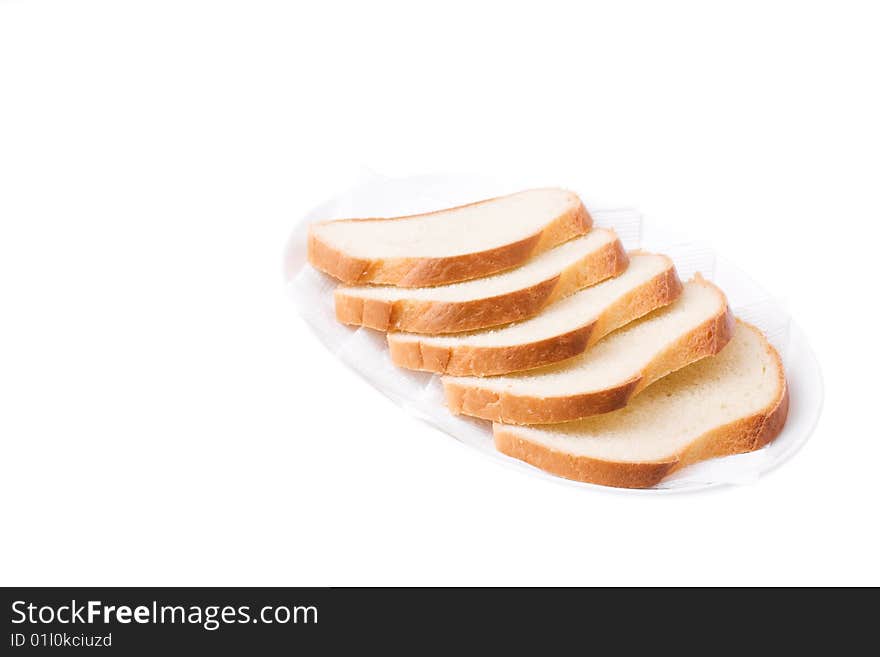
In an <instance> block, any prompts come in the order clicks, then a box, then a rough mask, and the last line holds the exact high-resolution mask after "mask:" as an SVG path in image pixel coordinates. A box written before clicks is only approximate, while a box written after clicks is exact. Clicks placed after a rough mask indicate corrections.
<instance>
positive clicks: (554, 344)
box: [388, 253, 681, 376]
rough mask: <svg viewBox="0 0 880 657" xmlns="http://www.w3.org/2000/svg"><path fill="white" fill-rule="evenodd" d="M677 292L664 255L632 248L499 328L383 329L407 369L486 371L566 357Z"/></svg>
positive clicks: (531, 365)
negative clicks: (624, 262) (596, 277)
mask: <svg viewBox="0 0 880 657" xmlns="http://www.w3.org/2000/svg"><path fill="white" fill-rule="evenodd" d="M680 293H681V282H680V281H679V280H678V275H677V274H676V273H675V267H674V265H673V264H672V261H671V260H670V259H669V258H667V257H666V256H662V255H654V254H643V253H640V254H634V255H632V256H631V257H630V265H629V267H628V268H627V270H626V271H625V272H624V273H623V274H621V275H620V276H618V277H617V278H612V279H610V280H607V281H604V282H602V283H599V284H598V285H594V286H592V287H588V288H585V289H583V290H580V291H579V292H575V293H574V294H572V295H570V296H568V297H566V298H564V299H562V300H561V301H558V302H556V303H554V304H552V305H551V306H549V307H548V308H546V309H545V310H544V311H543V312H542V313H541V314H539V315H537V316H536V317H532V318H530V319H527V320H524V321H521V322H517V323H515V324H510V325H508V326H504V327H501V328H498V329H492V330H486V331H475V332H471V333H463V334H458V335H430V336H426V335H418V334H414V333H389V334H388V345H389V347H390V349H391V357H392V360H393V361H394V362H395V363H396V364H398V365H400V366H401V367H406V368H409V369H421V370H428V371H433V372H443V373H447V374H455V375H477V376H487V375H491V374H506V373H508V372H516V371H520V370H526V369H531V368H534V367H540V366H542V365H547V364H549V363H555V362H558V361H560V360H563V359H565V358H571V357H573V356H575V355H577V354H580V353H582V352H583V351H585V350H586V349H587V348H588V347H589V346H591V345H592V344H595V342H597V341H598V340H599V339H601V338H602V337H603V336H605V335H607V334H608V333H610V332H611V331H613V330H615V329H617V328H619V327H621V326H623V325H624V324H627V323H629V322H631V321H633V320H634V319H637V318H638V317H641V316H643V315H645V314H646V313H648V312H650V311H652V310H654V309H656V308H659V307H661V306H664V305H666V304H668V303H670V302H672V301H673V300H675V298H677V297H678V295H679V294H680Z"/></svg>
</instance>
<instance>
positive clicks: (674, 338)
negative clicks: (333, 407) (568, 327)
mask: <svg viewBox="0 0 880 657" xmlns="http://www.w3.org/2000/svg"><path fill="white" fill-rule="evenodd" d="M733 326H734V320H733V314H732V313H731V312H730V309H729V308H728V306H727V299H726V298H725V296H724V293H723V292H722V291H721V290H719V289H718V288H717V287H715V286H714V285H713V284H712V283H709V282H708V281H706V280H705V279H703V278H702V277H701V276H699V275H697V277H695V278H694V279H693V280H691V281H689V282H688V283H686V284H685V285H684V291H683V292H682V294H681V296H680V297H679V298H678V299H677V300H676V301H674V302H673V303H671V304H670V305H668V306H666V307H665V308H661V309H659V310H655V311H654V312H653V313H651V314H649V315H647V316H645V317H643V318H641V319H639V320H636V321H635V322H632V323H631V324H627V325H626V326H624V327H623V328H621V329H619V330H617V331H615V332H614V333H612V334H610V335H609V336H607V337H606V338H603V339H602V340H600V341H599V342H598V343H597V344H596V345H595V346H594V347H592V348H591V349H588V350H587V351H586V352H585V353H583V354H581V355H580V356H576V357H575V358H571V359H569V360H566V361H563V362H562V363H557V364H555V365H548V366H546V367H542V368H539V369H536V370H531V371H528V372H521V373H515V374H508V375H506V376H493V377H452V376H444V377H443V388H444V389H445V392H446V402H447V405H448V406H449V409H450V410H451V411H452V412H453V413H460V414H464V415H472V416H475V417H480V418H484V419H486V420H493V421H495V422H504V423H508V424H546V423H553V422H568V421H571V420H577V419H580V418H584V417H588V416H591V415H597V414H599V413H607V412H609V411H613V410H616V409H618V408H621V407H623V406H625V405H626V404H627V403H628V401H629V400H630V399H631V398H632V397H634V396H635V395H637V394H638V393H640V392H641V391H642V390H643V389H644V388H646V387H647V386H648V385H650V384H651V383H653V382H654V381H656V380H658V379H660V378H662V377H664V376H666V375H667V374H669V373H670V372H674V371H675V370H678V369H680V368H682V367H684V366H686V365H688V364H690V363H693V362H695V361H697V360H699V359H700V358H704V357H705V356H711V355H713V354H716V353H718V352H719V351H721V349H722V348H723V347H724V346H725V345H726V344H727V343H728V341H729V340H730V336H731V335H732V333H733Z"/></svg>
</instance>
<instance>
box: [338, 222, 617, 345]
mask: <svg viewBox="0 0 880 657" xmlns="http://www.w3.org/2000/svg"><path fill="white" fill-rule="evenodd" d="M628 262H629V258H628V257H627V255H626V251H624V250H623V245H622V244H621V243H620V240H618V239H617V235H616V234H615V233H614V231H612V230H607V229H603V228H596V229H593V230H591V231H590V232H589V233H587V234H586V235H584V236H582V237H576V238H575V239H573V240H570V241H568V242H566V243H565V244H562V245H560V246H557V247H556V248H554V249H550V250H549V251H546V252H545V253H542V254H541V255H539V256H537V257H535V258H532V259H531V260H529V261H528V262H527V263H526V264H524V265H523V266H522V267H517V268H515V269H511V270H509V271H506V272H503V273H500V274H495V275H494V276H489V277H487V278H478V279H475V280H472V281H465V282H463V283H454V284H452V285H441V286H438V287H417V288H400V287H391V286H373V285H365V286H358V287H348V286H340V287H339V288H337V289H336V293H335V298H336V317H337V319H338V320H339V321H341V322H343V323H345V324H356V325H360V326H368V327H370V328H374V329H379V330H380V331H389V330H391V331H412V332H414V333H455V332H459V331H473V330H477V329H483V328H488V327H490V326H497V325H499V324H509V323H510V322H515V321H519V320H522V319H525V318H527V317H531V316H533V315H537V314H538V313H539V312H541V309H542V308H544V307H545V306H548V305H549V304H551V303H553V302H554V301H556V300H558V299H561V298H562V297H565V296H567V295H569V294H571V293H572V292H575V291H577V290H580V289H582V288H584V287H588V286H590V285H595V284H596V283H598V282H600V281H603V280H605V279H606V278H609V277H611V276H617V275H618V274H620V273H621V272H622V271H623V270H625V269H626V266H627V264H628Z"/></svg>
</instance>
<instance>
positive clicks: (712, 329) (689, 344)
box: [443, 283, 735, 424]
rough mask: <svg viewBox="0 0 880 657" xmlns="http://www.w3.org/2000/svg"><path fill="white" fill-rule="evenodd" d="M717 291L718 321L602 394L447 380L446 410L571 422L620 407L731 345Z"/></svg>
mask: <svg viewBox="0 0 880 657" xmlns="http://www.w3.org/2000/svg"><path fill="white" fill-rule="evenodd" d="M705 284H706V285H711V283H705ZM712 287H714V286H712ZM715 289H716V290H717V288H715ZM718 293H719V295H722V306H721V309H720V310H719V312H718V313H717V314H716V315H715V316H714V317H711V318H709V319H708V320H706V321H705V322H703V323H702V324H700V325H699V326H697V327H695V328H694V329H692V330H691V331H688V333H687V334H685V335H683V336H682V337H681V338H679V339H678V340H676V341H674V342H672V343H670V344H669V345H668V346H667V347H666V349H664V350H663V351H662V352H661V353H659V354H657V356H655V358H654V359H652V361H651V362H650V363H648V364H646V366H645V367H644V368H643V369H642V370H641V371H640V372H639V373H638V374H637V375H636V376H634V377H633V378H632V379H629V380H628V381H622V382H620V383H618V384H616V385H612V386H610V387H608V388H606V389H604V390H596V391H591V392H585V393H574V394H570V395H564V396H558V397H535V396H533V395H520V394H516V393H515V392H508V391H499V390H491V389H486V388H481V387H480V381H479V380H473V381H469V382H468V383H461V382H457V381H449V380H447V379H444V380H443V388H444V390H445V393H446V403H447V406H448V407H449V410H450V411H452V412H453V413H455V414H462V415H471V416H473V417H479V418H483V419H485V420H492V421H493V422H503V423H506V424H552V423H555V422H570V421H572V420H579V419H581V418H585V417H589V416H591V415H598V414H600V413H608V412H610V411H614V410H617V409H618V408H622V407H624V406H626V404H628V403H629V400H630V399H631V398H632V397H634V396H635V395H637V394H638V393H640V392H641V391H642V390H644V389H645V388H646V387H647V386H649V385H650V384H651V383H653V382H654V381H657V380H658V379H660V378H662V377H664V376H666V375H667V374H671V373H672V372H674V371H676V370H678V369H681V368H682V367H685V366H686V365H689V364H690V363H693V362H695V361H697V360H700V359H701V358H705V357H706V356H711V355H714V354H717V353H718V352H719V351H721V349H723V348H724V347H725V346H726V345H727V343H728V342H729V341H730V338H731V337H732V336H733V327H734V322H735V320H734V317H733V313H732V312H731V311H730V308H729V307H728V306H727V302H726V300H724V298H723V294H722V292H721V291H720V290H718Z"/></svg>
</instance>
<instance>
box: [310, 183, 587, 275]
mask: <svg viewBox="0 0 880 657" xmlns="http://www.w3.org/2000/svg"><path fill="white" fill-rule="evenodd" d="M591 225H592V219H591V218H590V215H589V213H588V212H587V210H586V208H585V207H584V205H583V203H581V200H580V199H579V198H578V196H577V194H575V193H573V192H569V191H566V190H563V189H533V190H528V191H524V192H519V193H517V194H511V195H509V196H501V197H499V198H494V199H489V200H486V201H480V202H477V203H471V204H469V205H462V206H459V207H455V208H450V209H447V210H439V211H436V212H429V213H427V214H418V215H410V216H406V217H394V218H389V219H341V220H336V221H326V222H321V223H317V224H313V225H312V226H311V227H310V229H309V243H308V255H309V262H311V263H312V265H313V266H314V267H315V268H317V269H319V270H321V271H323V272H325V273H327V274H330V275H331V276H334V277H336V278H338V279H339V280H341V281H343V282H344V283H350V284H354V283H359V284H363V283H379V284H388V285H397V286H399V287H426V286H431V285H445V284H448V283H457V282H459V281H465V280H469V279H471V278H479V277H481V276H488V275H489V274H495V273H497V272H500V271H504V270H505V269H510V268H511V267H516V266H518V265H521V264H523V263H524V262H526V261H527V260H529V259H530V258H531V257H532V256H535V255H537V254H539V253H542V252H543V251H546V250H547V249H550V248H552V247H554V246H556V245H557V244H561V243H562V242H565V241H568V240H569V239H571V238H572V237H576V236H578V235H583V234H584V233H586V232H587V231H588V230H589V229H590V226H591Z"/></svg>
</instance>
